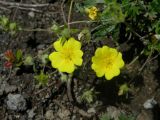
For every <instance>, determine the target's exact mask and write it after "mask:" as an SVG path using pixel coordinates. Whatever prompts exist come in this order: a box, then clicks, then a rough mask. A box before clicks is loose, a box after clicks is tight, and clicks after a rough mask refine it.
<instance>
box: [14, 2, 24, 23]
mask: <svg viewBox="0 0 160 120" xmlns="http://www.w3.org/2000/svg"><path fill="white" fill-rule="evenodd" d="M21 3H22V0H21V1H20V4H21ZM18 9H19V5H18V6H16V10H15V12H14V15H13V20H14V19H15V16H16V14H17V11H18Z"/></svg>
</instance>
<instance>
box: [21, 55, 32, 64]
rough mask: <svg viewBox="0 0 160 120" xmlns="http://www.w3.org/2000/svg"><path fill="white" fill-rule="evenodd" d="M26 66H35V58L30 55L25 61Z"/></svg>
mask: <svg viewBox="0 0 160 120" xmlns="http://www.w3.org/2000/svg"><path fill="white" fill-rule="evenodd" d="M23 63H24V65H33V64H34V62H33V58H32V56H30V55H28V56H27V57H26V58H25V60H24V61H23Z"/></svg>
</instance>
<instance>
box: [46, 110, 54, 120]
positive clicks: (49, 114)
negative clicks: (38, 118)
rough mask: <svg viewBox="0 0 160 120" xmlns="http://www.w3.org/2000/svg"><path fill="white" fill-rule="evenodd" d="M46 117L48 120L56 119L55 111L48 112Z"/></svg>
mask: <svg viewBox="0 0 160 120" xmlns="http://www.w3.org/2000/svg"><path fill="white" fill-rule="evenodd" d="M45 117H46V119H47V120H53V119H54V115H53V110H48V111H47V112H46V114H45Z"/></svg>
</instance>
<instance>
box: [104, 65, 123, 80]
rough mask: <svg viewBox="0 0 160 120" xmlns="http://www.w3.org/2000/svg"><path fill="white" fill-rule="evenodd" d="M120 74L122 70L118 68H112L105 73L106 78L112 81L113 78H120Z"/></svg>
mask: <svg viewBox="0 0 160 120" xmlns="http://www.w3.org/2000/svg"><path fill="white" fill-rule="evenodd" d="M119 74H120V70H119V68H117V67H112V68H110V69H108V70H106V72H105V78H106V79H107V80H111V79H112V78H113V77H115V76H118V75H119Z"/></svg>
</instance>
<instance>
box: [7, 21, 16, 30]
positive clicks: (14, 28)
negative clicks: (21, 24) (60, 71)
mask: <svg viewBox="0 0 160 120" xmlns="http://www.w3.org/2000/svg"><path fill="white" fill-rule="evenodd" d="M16 28H17V24H16V23H14V22H13V23H10V24H9V30H11V31H13V30H16Z"/></svg>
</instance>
